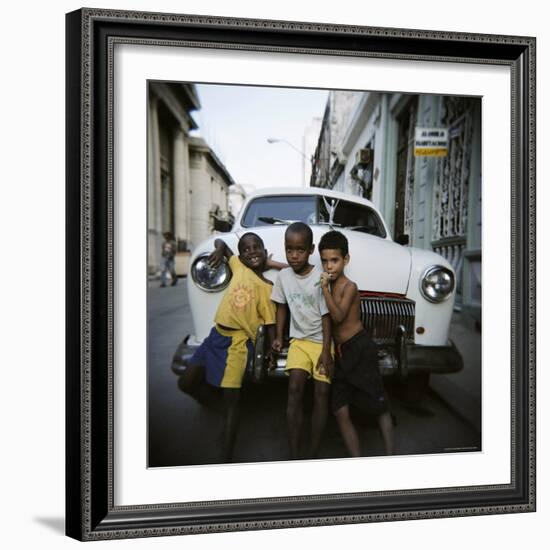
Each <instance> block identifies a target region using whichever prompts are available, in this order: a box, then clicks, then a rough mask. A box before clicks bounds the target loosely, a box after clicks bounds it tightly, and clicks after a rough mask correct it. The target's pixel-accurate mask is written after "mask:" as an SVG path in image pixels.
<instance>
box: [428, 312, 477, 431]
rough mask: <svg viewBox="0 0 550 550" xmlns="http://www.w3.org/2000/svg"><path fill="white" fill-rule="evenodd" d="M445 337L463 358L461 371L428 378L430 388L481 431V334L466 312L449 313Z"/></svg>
mask: <svg viewBox="0 0 550 550" xmlns="http://www.w3.org/2000/svg"><path fill="white" fill-rule="evenodd" d="M449 338H450V339H451V340H452V341H453V342H454V343H455V345H456V347H457V348H458V350H459V351H460V353H461V354H462V358H463V359H464V369H463V370H462V371H460V372H458V373H455V374H448V375H447V374H437V375H433V376H432V377H431V378H430V386H431V388H432V389H433V390H434V391H435V392H436V393H437V394H439V396H440V397H441V398H442V399H443V400H444V401H446V402H447V403H448V404H449V405H450V406H451V407H452V408H453V409H454V410H456V411H457V412H458V414H460V415H461V416H462V417H463V418H464V419H465V420H467V421H468V422H469V423H470V424H471V425H472V426H474V427H475V428H476V429H478V430H479V431H481V332H480V331H479V330H478V329H476V327H475V320H474V319H473V318H472V317H470V316H469V315H468V314H466V313H456V312H455V313H453V317H452V320H451V328H450V333H449Z"/></svg>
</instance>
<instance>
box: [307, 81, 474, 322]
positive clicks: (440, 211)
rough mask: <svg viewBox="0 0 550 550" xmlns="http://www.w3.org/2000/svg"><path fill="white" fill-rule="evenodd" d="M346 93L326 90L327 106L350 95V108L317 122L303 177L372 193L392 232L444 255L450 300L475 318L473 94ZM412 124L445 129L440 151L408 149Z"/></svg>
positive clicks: (354, 191)
mask: <svg viewBox="0 0 550 550" xmlns="http://www.w3.org/2000/svg"><path fill="white" fill-rule="evenodd" d="M352 93H353V94H354V96H350V95H349V94H350V92H341V91H332V92H331V93H330V96H336V97H329V101H328V103H327V110H330V109H331V105H334V104H338V103H342V102H343V101H344V100H347V101H348V102H349V101H350V97H353V111H352V112H351V114H349V112H348V113H347V114H343V115H341V120H340V122H339V123H335V122H334V121H331V124H328V123H327V124H323V127H322V129H321V134H320V137H319V141H318V146H317V150H316V153H315V157H316V159H315V161H314V162H315V164H314V165H317V166H318V167H319V169H318V170H317V171H314V174H313V175H312V180H311V184H312V185H315V186H319V187H329V188H333V189H335V190H339V191H344V192H348V193H352V194H355V195H359V196H363V197H365V198H368V199H370V200H372V201H373V202H374V204H375V205H376V206H377V207H378V208H379V209H380V210H381V212H382V214H383V215H384V219H385V220H386V222H387V224H388V225H389V228H390V230H391V232H392V235H393V236H394V238H397V237H399V236H400V235H407V236H408V239H409V244H410V245H412V246H415V247H420V248H425V249H429V250H434V251H435V252H437V253H439V254H441V255H442V256H444V257H445V258H447V259H448V260H449V262H450V263H451V264H452V265H453V267H454V269H455V271H456V273H457V305H458V306H459V307H463V308H465V309H467V310H469V311H470V312H471V313H472V314H473V315H474V316H475V317H477V318H479V317H480V311H481V100H480V99H479V98H467V97H455V96H440V95H430V94H425V95H411V94H397V93H377V92H361V93H358V92H352ZM341 94H342V95H343V98H342V99H340V100H338V99H337V96H339V95H341ZM356 94H359V95H356ZM420 127H426V128H446V129H447V130H448V135H449V141H448V152H447V154H446V155H445V156H442V157H429V156H416V157H415V153H414V139H415V129H416V128H420ZM334 128H338V132H333V129H334ZM327 144H330V147H328V146H327ZM327 153H330V157H327Z"/></svg>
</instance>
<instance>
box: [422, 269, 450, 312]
mask: <svg viewBox="0 0 550 550" xmlns="http://www.w3.org/2000/svg"><path fill="white" fill-rule="evenodd" d="M454 288H455V276H454V273H453V272H452V271H451V270H450V269H447V268H446V267H442V266H440V265H434V266H432V267H429V268H428V269H427V270H426V271H425V272H424V275H423V276H422V279H421V280H420V290H421V292H422V295H423V296H424V298H426V300H429V301H430V302H434V303H439V302H443V301H444V300H446V299H447V298H448V297H449V296H450V295H451V294H452V293H453V290H454Z"/></svg>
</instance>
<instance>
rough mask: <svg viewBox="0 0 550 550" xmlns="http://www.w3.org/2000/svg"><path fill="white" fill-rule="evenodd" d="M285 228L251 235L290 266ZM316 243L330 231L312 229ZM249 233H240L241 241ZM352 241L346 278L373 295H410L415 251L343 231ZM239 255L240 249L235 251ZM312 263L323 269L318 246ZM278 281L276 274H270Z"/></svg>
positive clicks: (258, 229)
mask: <svg viewBox="0 0 550 550" xmlns="http://www.w3.org/2000/svg"><path fill="white" fill-rule="evenodd" d="M285 228H286V226H285V227H281V226H280V225H277V226H262V227H254V228H251V229H250V231H252V232H254V233H256V234H258V235H259V236H260V237H261V238H262V240H263V241H264V244H265V247H266V248H267V251H268V253H269V254H272V255H273V259H274V260H276V261H279V262H286V257H285V251H284V230H285ZM311 229H312V230H313V242H314V243H315V245H317V244H318V243H319V240H320V238H321V236H322V235H323V234H324V233H326V232H327V231H328V230H329V229H328V227H327V226H312V227H311ZM247 231H248V230H245V229H242V230H239V231H237V236H238V237H240V236H241V235H243V234H244V233H246V232H247ZM339 231H341V232H342V233H343V234H344V235H345V236H346V237H347V239H348V243H349V253H350V262H349V264H348V266H347V267H346V274H347V275H348V277H349V278H350V279H351V280H352V281H354V282H355V283H356V284H357V287H358V288H359V290H368V291H373V292H389V293H396V294H406V293H407V286H408V282H409V275H410V271H411V249H410V248H407V247H404V246H401V245H399V244H396V243H394V242H393V241H391V240H389V239H382V238H380V237H375V236H373V235H368V234H366V233H360V232H358V231H350V230H347V229H339ZM235 251H236V249H235ZM310 262H311V263H312V264H315V265H319V266H320V265H321V260H320V257H319V252H318V250H317V246H316V248H315V251H314V253H313V254H312V255H311V258H310ZM266 275H267V277H269V278H270V279H272V280H273V279H274V278H275V277H276V272H275V271H271V272H268V273H266Z"/></svg>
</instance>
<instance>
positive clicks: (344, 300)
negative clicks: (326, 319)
mask: <svg viewBox="0 0 550 550" xmlns="http://www.w3.org/2000/svg"><path fill="white" fill-rule="evenodd" d="M322 291H323V296H324V298H325V302H326V303H327V307H328V310H329V313H330V317H331V319H332V320H333V321H334V322H335V323H336V324H338V323H341V322H342V321H344V319H345V318H346V317H347V316H348V313H349V310H350V308H351V305H352V304H353V300H354V299H355V297H356V296H357V285H356V284H355V283H354V282H353V281H349V282H348V283H347V284H346V286H345V287H344V291H343V294H342V296H338V295H336V296H335V294H334V291H332V292H331V290H330V289H329V287H328V285H325V286H323V287H322Z"/></svg>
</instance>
